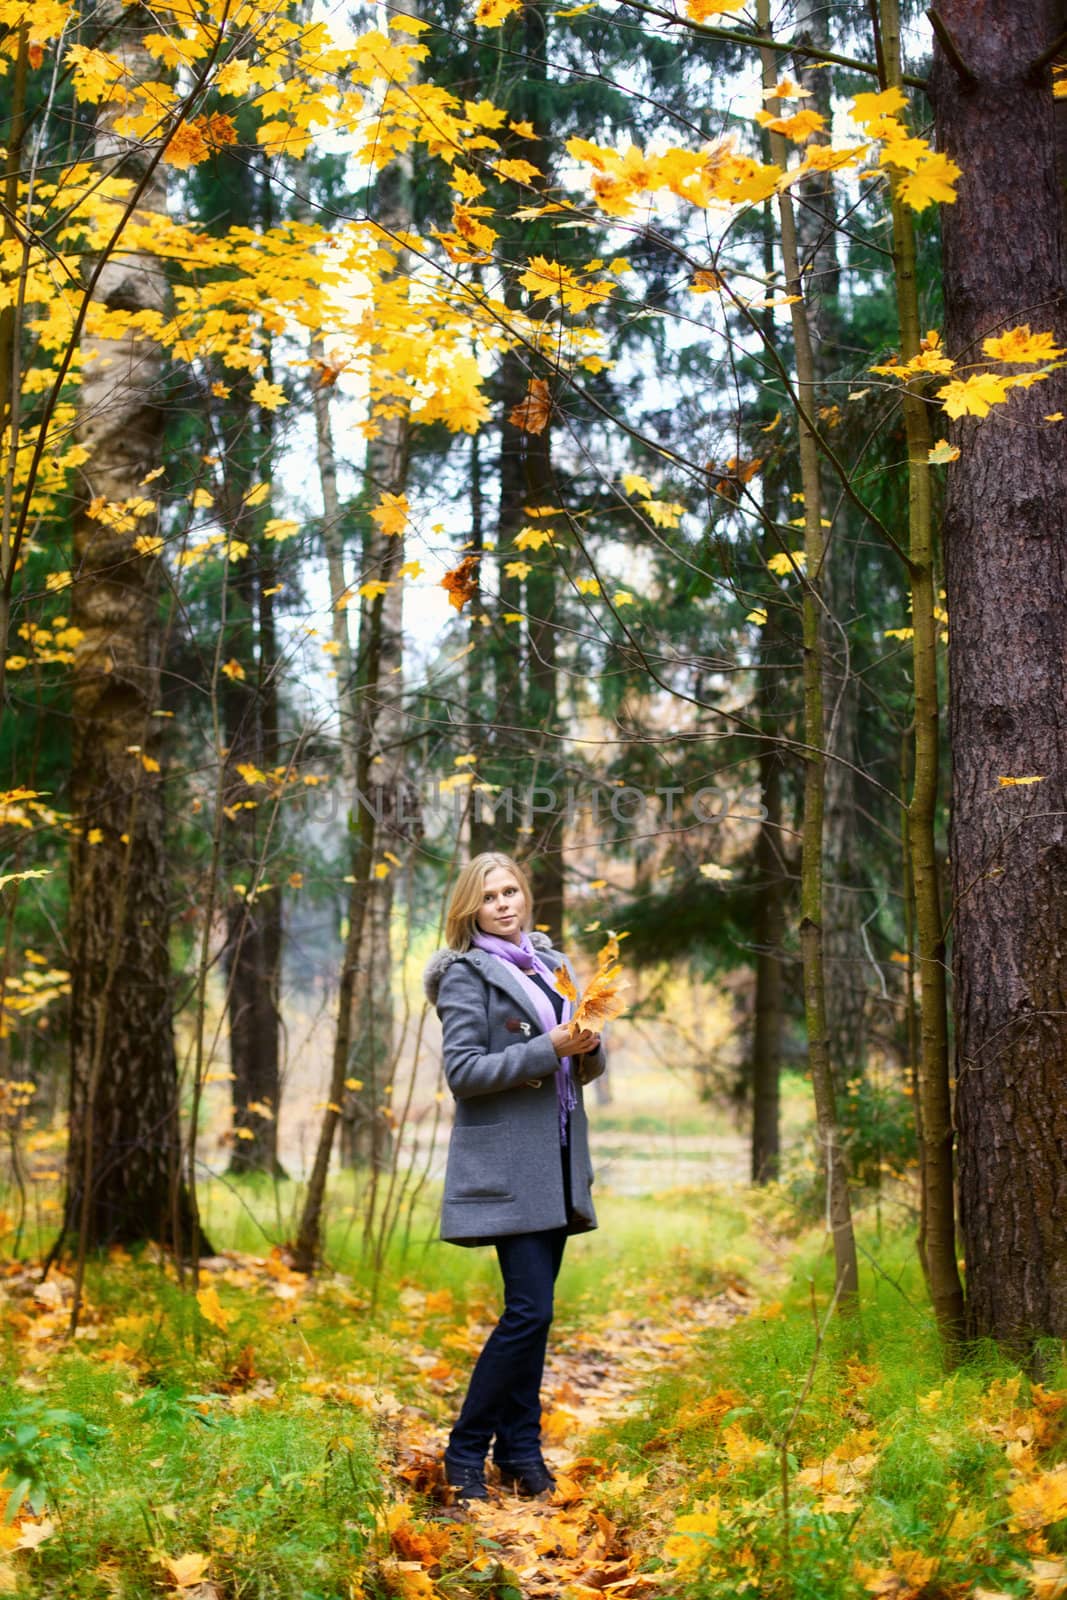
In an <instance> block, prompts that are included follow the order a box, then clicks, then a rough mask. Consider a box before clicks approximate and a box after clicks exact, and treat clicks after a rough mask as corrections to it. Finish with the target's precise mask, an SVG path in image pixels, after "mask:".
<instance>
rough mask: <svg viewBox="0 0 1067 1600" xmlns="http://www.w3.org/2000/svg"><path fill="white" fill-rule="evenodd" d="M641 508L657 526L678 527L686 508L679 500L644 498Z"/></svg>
mask: <svg viewBox="0 0 1067 1600" xmlns="http://www.w3.org/2000/svg"><path fill="white" fill-rule="evenodd" d="M641 510H642V511H643V512H644V513H645V515H646V516H647V517H648V518H649V520H650V521H651V522H652V523H653V525H654V526H655V527H657V528H676V527H677V526H678V524H679V522H680V521H681V520H682V512H683V511H684V510H685V507H684V506H683V505H680V504H679V502H678V501H677V500H642V501H641Z"/></svg>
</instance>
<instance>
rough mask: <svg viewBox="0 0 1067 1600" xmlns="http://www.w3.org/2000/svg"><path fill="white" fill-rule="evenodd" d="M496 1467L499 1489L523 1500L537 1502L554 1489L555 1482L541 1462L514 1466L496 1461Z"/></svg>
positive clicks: (526, 1462) (527, 1462)
mask: <svg viewBox="0 0 1067 1600" xmlns="http://www.w3.org/2000/svg"><path fill="white" fill-rule="evenodd" d="M497 1467H498V1470H499V1472H500V1486H501V1488H503V1489H510V1490H511V1492H512V1494H517V1495H521V1496H522V1497H523V1499H524V1500H539V1499H540V1498H541V1496H542V1495H546V1496H547V1495H548V1494H550V1493H551V1492H552V1490H553V1489H554V1488H555V1487H556V1480H555V1478H554V1477H553V1476H552V1474H551V1472H549V1470H548V1468H547V1467H546V1466H545V1463H544V1462H543V1461H522V1462H517V1463H516V1464H515V1465H510V1464H508V1465H505V1464H504V1463H503V1462H499V1461H498V1462H497Z"/></svg>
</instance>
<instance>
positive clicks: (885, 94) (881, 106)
mask: <svg viewBox="0 0 1067 1600" xmlns="http://www.w3.org/2000/svg"><path fill="white" fill-rule="evenodd" d="M907 103H908V102H907V100H905V98H904V96H903V94H901V92H900V90H899V89H883V90H882V91H881V93H879V94H857V95H853V97H852V120H853V122H858V123H859V124H860V126H861V127H865V126H866V125H867V123H869V122H878V121H879V120H880V119H881V118H882V117H892V116H894V115H895V113H896V112H898V111H903V110H904V107H905V106H906V105H907Z"/></svg>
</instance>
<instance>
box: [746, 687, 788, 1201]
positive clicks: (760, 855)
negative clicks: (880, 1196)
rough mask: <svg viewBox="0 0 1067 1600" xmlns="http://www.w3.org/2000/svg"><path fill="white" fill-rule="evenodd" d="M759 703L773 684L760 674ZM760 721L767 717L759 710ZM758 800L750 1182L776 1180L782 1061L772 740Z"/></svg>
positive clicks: (776, 775)
mask: <svg viewBox="0 0 1067 1600" xmlns="http://www.w3.org/2000/svg"><path fill="white" fill-rule="evenodd" d="M760 687H761V690H763V694H762V695H761V700H762V699H763V698H764V697H765V695H766V694H767V692H768V691H769V692H770V693H772V694H773V685H772V684H768V683H767V681H766V679H765V678H764V676H763V675H762V674H761V677H760ZM760 720H761V723H764V724H767V723H769V722H770V716H769V715H768V714H766V712H765V711H764V710H763V708H762V707H761V718H760ZM759 776H760V801H761V802H762V805H763V807H764V810H765V816H764V818H763V821H762V822H761V823H760V830H759V834H758V835H757V838H756V876H757V881H758V884H759V890H758V893H757V896H756V923H755V929H754V935H755V941H756V999H755V1026H754V1029H753V1036H752V1182H753V1183H773V1182H774V1180H775V1179H776V1178H777V1177H778V1173H779V1165H780V1154H781V1143H780V1133H779V1080H780V1077H781V1062H782V1022H783V987H784V986H783V983H782V944H783V940H784V937H785V882H786V880H785V868H784V863H783V861H782V853H781V852H782V758H781V754H780V752H779V750H778V748H777V746H776V744H775V742H774V740H773V738H772V739H769V740H768V741H767V743H766V745H764V747H763V748H762V750H761V751H760V760H759Z"/></svg>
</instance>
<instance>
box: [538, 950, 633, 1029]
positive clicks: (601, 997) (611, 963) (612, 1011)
mask: <svg viewBox="0 0 1067 1600" xmlns="http://www.w3.org/2000/svg"><path fill="white" fill-rule="evenodd" d="M625 937H626V935H625V934H623V935H622V938H624V939H625ZM621 972H622V963H621V962H620V960H619V936H618V935H617V934H614V933H613V934H611V935H610V937H609V938H608V942H607V944H605V945H604V947H603V949H602V950H601V951H600V953H599V955H598V956H597V963H596V972H595V973H594V974H593V976H592V977H591V978H590V980H589V982H588V983H587V984H586V986H585V989H584V991H583V993H582V996H581V999H579V998H578V991H577V989H576V988H575V987H574V983H573V982H572V980H571V975H570V973H569V972H568V971H567V969H566V967H560V969H559V971H558V972H557V973H556V989H557V990H558V992H559V993H560V994H561V995H562V996H563V998H564V999H565V1000H569V1001H570V1002H571V1004H572V1006H573V1007H574V1010H573V1012H572V1013H571V1019H570V1026H571V1032H572V1033H580V1032H581V1031H582V1029H583V1028H591V1029H592V1030H593V1032H594V1033H599V1032H600V1030H601V1028H602V1027H603V1026H604V1024H605V1022H611V1021H612V1020H613V1018H615V1017H619V1016H621V1015H622V1013H623V1012H624V1011H625V1010H626V1001H625V1000H624V999H623V998H622V993H621V991H622V990H623V989H626V988H628V987H629V985H628V983H627V981H626V979H625V978H624V979H623V980H622V982H621V983H620V981H619V974H620V973H621Z"/></svg>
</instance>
